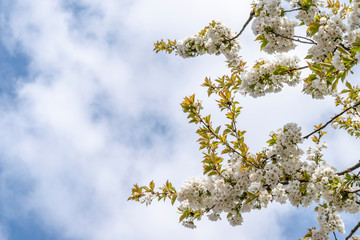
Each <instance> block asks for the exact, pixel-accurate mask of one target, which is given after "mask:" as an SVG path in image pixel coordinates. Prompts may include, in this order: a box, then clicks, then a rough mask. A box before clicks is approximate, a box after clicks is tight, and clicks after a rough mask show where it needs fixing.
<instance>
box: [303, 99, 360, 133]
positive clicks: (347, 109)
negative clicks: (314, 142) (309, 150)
mask: <svg viewBox="0 0 360 240" xmlns="http://www.w3.org/2000/svg"><path fill="white" fill-rule="evenodd" d="M359 105H360V101H359V102H357V103H356V104H355V105H353V106H350V107H348V108H346V109H345V110H344V111H342V112H341V113H339V114H337V115H335V116H334V117H333V118H331V119H330V120H329V121H328V122H326V123H325V124H324V125H323V126H322V127H321V128H319V129H316V130H315V131H313V132H311V133H309V134H308V135H306V136H305V137H303V138H304V139H308V138H309V137H310V136H311V135H313V134H315V133H317V132H319V131H321V130H323V129H324V128H326V126H327V125H329V124H330V123H331V122H333V121H334V120H335V119H336V118H338V117H340V116H341V115H343V114H344V113H345V112H347V111H349V110H350V109H352V108H355V107H357V106H359Z"/></svg>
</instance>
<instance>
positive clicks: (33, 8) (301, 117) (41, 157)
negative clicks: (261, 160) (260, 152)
mask: <svg viewBox="0 0 360 240" xmlns="http://www.w3.org/2000/svg"><path fill="white" fill-rule="evenodd" d="M249 3H250V1H247V2H244V1H232V0H226V1H222V4H221V5H219V2H218V1H205V0H199V1H196V2H193V1H190V0H186V1H172V2H171V1H170V2H169V1H163V0H154V1H147V0H138V1H114V0H104V1H91V0H82V1H63V2H61V1H59V0H57V1H55V0H53V1H36V3H35V2H34V1H31V0H22V1H14V2H13V3H12V4H13V7H12V8H11V12H10V13H9V15H10V20H9V26H10V27H11V35H9V36H11V39H10V40H9V42H10V43H9V46H18V45H17V44H15V43H18V44H19V45H20V46H21V49H23V50H24V51H25V52H26V53H27V54H28V55H29V57H30V59H31V64H30V75H29V79H27V80H28V81H27V83H24V84H23V85H22V86H20V87H19V89H18V105H17V106H15V107H13V108H10V109H11V110H9V109H8V108H4V110H2V111H1V116H2V118H1V120H0V129H2V134H3V136H4V137H3V138H2V139H1V140H0V146H1V149H3V150H2V154H3V155H4V156H6V159H7V161H6V164H5V165H6V166H8V167H7V169H8V171H10V170H9V169H12V171H17V172H18V175H19V173H20V172H21V173H22V174H24V176H23V178H24V181H29V182H30V183H31V188H30V189H31V190H30V192H29V193H27V194H25V196H22V198H20V199H17V201H18V202H20V203H21V204H19V205H22V207H21V209H22V210H23V211H24V212H25V214H26V211H35V212H36V213H37V214H38V215H39V216H41V218H42V219H43V220H44V222H46V223H47V227H49V228H54V229H56V230H58V231H59V232H61V234H63V235H64V236H68V237H75V238H79V239H94V240H97V239H101V240H103V239H106V240H111V239H155V238H156V239H168V238H169V236H172V237H171V238H172V239H180V238H184V237H186V238H190V239H195V238H196V239H206V238H209V237H211V238H215V237H218V238H224V236H229V237H230V236H232V237H233V236H241V238H242V239H266V238H267V237H268V236H272V238H274V239H285V237H284V236H283V231H284V230H283V229H284V226H281V225H280V224H279V223H278V221H277V219H278V218H277V217H278V216H279V214H283V213H284V212H287V211H288V210H289V208H288V207H284V206H278V205H274V206H272V207H270V208H269V209H267V210H265V211H261V212H256V213H255V212H254V213H252V214H248V215H247V216H245V223H244V226H242V227H239V228H232V227H230V226H229V225H228V224H227V222H226V221H225V220H224V221H223V222H222V223H217V224H216V225H214V223H210V222H207V221H206V220H205V222H204V223H201V224H200V226H199V228H198V229H197V230H195V231H190V230H187V229H184V228H183V227H182V226H181V225H180V224H178V223H177V217H178V215H177V213H176V209H175V208H171V207H169V206H167V205H163V204H156V205H155V206H152V207H150V208H145V207H144V206H140V205H138V204H135V203H132V202H127V201H126V198H127V197H128V195H129V193H130V187H131V184H133V183H136V182H137V183H139V184H145V183H146V182H147V181H150V180H151V179H155V180H156V182H159V183H161V182H164V181H165V180H166V179H167V178H170V179H173V180H174V182H175V184H176V185H177V186H178V185H180V184H181V182H182V181H183V180H184V179H185V178H187V177H189V176H193V175H200V173H201V164H200V162H201V154H200V153H199V152H198V150H197V149H198V146H197V145H196V143H195V141H196V136H195V134H194V131H193V130H194V127H193V126H188V125H187V124H186V117H185V115H184V114H183V113H182V112H181V110H180V107H179V102H180V101H181V99H182V97H183V96H185V95H186V94H191V93H193V92H196V91H200V93H199V94H198V95H199V96H202V97H205V96H206V92H205V90H203V89H201V90H200V87H199V85H200V83H201V81H202V79H203V78H204V77H205V76H206V75H208V74H210V75H211V76H219V75H221V74H223V73H224V71H226V70H225V67H224V64H223V60H224V59H222V58H221V57H202V58H199V59H196V60H188V61H184V60H182V59H178V58H175V57H173V56H172V57H167V56H164V55H154V53H153V52H152V42H154V41H156V40H158V39H160V38H167V37H168V38H177V37H180V38H181V37H184V36H186V35H188V34H191V33H195V32H196V31H198V30H199V29H201V28H202V27H203V25H205V24H207V23H208V22H209V21H210V20H211V19H213V18H216V19H224V21H225V22H227V23H228V24H229V25H231V26H233V27H235V28H240V26H241V24H243V22H244V21H245V20H246V19H247V16H248V12H249V9H250V7H249ZM74 4H77V7H78V8H79V9H80V10H79V12H75V13H74V12H71V9H72V8H71V6H73V5H74ZM189 6H191V7H189ZM249 32H250V31H249V30H247V32H245V33H244V36H243V41H244V43H243V45H244V49H243V52H244V56H245V57H249V58H250V59H252V60H253V59H254V57H255V56H254V54H253V52H254V49H253V45H252V43H250V42H249V41H248V39H246V37H247V36H248V34H249ZM11 42H12V44H11ZM247 46H249V47H247ZM294 92H295V91H294V90H291V91H290V92H289V93H283V94H282V95H277V96H274V95H272V96H270V97H269V98H266V99H256V100H254V99H250V98H246V99H242V101H241V104H242V105H246V108H244V110H243V111H244V118H243V119H242V120H241V121H242V122H241V123H242V124H243V125H241V126H244V129H249V135H248V137H247V139H248V140H249V142H250V143H251V146H253V147H252V148H255V149H257V148H260V147H261V146H262V145H263V144H264V143H265V141H266V140H267V139H266V138H267V134H268V132H269V130H272V129H274V128H275V129H276V128H279V127H281V126H282V125H283V123H284V122H283V121H284V120H283V119H284V118H285V119H286V120H289V121H297V120H298V121H299V122H300V123H303V124H305V125H306V127H307V128H308V129H306V130H310V129H309V127H311V125H312V124H317V123H318V122H319V121H321V118H320V117H321V112H324V111H325V112H326V111H328V109H330V107H329V104H327V103H326V102H317V103H315V104H314V105H311V104H313V101H310V100H309V98H308V97H304V96H302V95H301V94H295V93H294ZM284 98H286V99H289V101H286V102H284V101H283V99H284ZM299 103H300V104H299ZM210 109H211V110H214V109H215V108H214V107H211V106H210ZM299 109H301V110H302V111H299ZM301 112H305V114H301ZM214 117H215V119H220V117H218V116H216V115H215V116H214ZM269 119H271V121H270V122H269V121H268V120H269ZM157 124H160V127H159V125H157ZM159 128H165V130H164V131H162V130H161V131H160V130H157V131H154V129H159ZM264 132H265V133H264ZM149 143H151V144H149ZM16 206H17V207H18V205H16ZM259 225H261V227H260V230H259ZM214 226H217V227H214ZM175 233H176V235H174V234H175ZM297 237H298V236H297Z"/></svg>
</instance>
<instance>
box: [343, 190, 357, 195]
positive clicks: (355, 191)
mask: <svg viewBox="0 0 360 240" xmlns="http://www.w3.org/2000/svg"><path fill="white" fill-rule="evenodd" d="M345 192H346V193H355V194H357V193H358V192H360V189H358V190H354V191H345ZM357 195H358V194H357Z"/></svg>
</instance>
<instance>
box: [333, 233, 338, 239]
mask: <svg viewBox="0 0 360 240" xmlns="http://www.w3.org/2000/svg"><path fill="white" fill-rule="evenodd" d="M333 234H334V237H335V240H338V239H337V237H336V234H335V232H333Z"/></svg>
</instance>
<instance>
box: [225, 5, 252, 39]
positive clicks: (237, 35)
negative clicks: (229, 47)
mask: <svg viewBox="0 0 360 240" xmlns="http://www.w3.org/2000/svg"><path fill="white" fill-rule="evenodd" d="M254 16H255V12H254V11H251V13H250V16H249V18H248V20H247V21H246V22H245V24H244V26H243V27H242V29H241V30H240V32H239V33H238V34H236V36H235V37H232V38H230V39H226V40H225V42H231V41H232V40H234V39H236V38H238V37H239V36H240V35H241V34H242V33H243V31H244V30H245V28H246V26H247V25H248V24H249V23H250V22H251V20H252V19H253V18H254Z"/></svg>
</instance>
